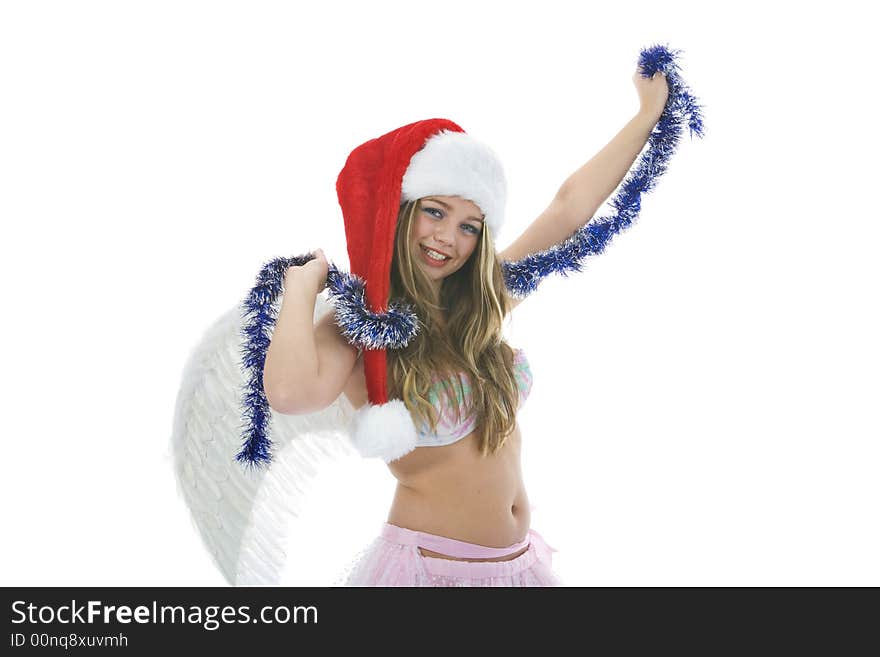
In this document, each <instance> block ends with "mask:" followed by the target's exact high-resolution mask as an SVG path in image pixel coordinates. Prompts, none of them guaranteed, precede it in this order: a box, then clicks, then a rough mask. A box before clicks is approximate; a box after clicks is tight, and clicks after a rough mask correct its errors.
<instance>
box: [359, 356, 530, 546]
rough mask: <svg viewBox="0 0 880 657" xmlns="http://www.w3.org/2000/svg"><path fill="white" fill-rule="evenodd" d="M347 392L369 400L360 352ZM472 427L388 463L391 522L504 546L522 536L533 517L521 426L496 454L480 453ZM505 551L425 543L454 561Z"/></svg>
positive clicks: (418, 529) (363, 399) (360, 404)
mask: <svg viewBox="0 0 880 657" xmlns="http://www.w3.org/2000/svg"><path fill="white" fill-rule="evenodd" d="M345 394H346V397H347V398H348V400H349V402H350V403H351V404H352V406H353V407H354V408H360V407H361V406H362V405H363V404H365V403H367V386H366V380H365V379H364V368H363V360H362V359H361V358H360V357H359V358H358V360H357V362H356V364H355V368H354V371H353V372H352V376H351V378H350V379H349V381H348V383H347V384H346V387H345ZM478 437H479V433H478V432H476V431H474V432H472V433H470V434H468V435H467V436H465V437H464V438H462V439H461V440H458V441H456V442H454V443H452V444H451V445H444V446H442V447H417V448H416V449H414V450H413V451H412V452H410V453H409V454H406V455H405V456H402V457H401V458H399V459H397V460H396V461H392V462H391V463H389V464H388V468H389V469H390V470H391V474H393V475H394V477H395V478H396V479H397V489H396V491H395V493H394V500H393V502H392V503H391V510H390V511H389V513H388V519H387V522H389V523H390V524H392V525H397V526H398V527H404V528H406V529H411V530H413V531H419V532H425V533H428V534H437V535H439V536H445V537H446V538H453V539H456V540H459V541H465V542H468V543H476V544H477V545H483V546H487V547H495V548H503V547H508V546H510V545H514V544H516V543H519V542H521V541H522V540H523V539H524V538H525V537H526V534H528V531H529V526H530V522H531V513H530V508H529V500H528V497H527V496H526V489H525V486H524V485H523V479H522V467H521V462H520V454H521V444H522V437H521V434H520V430H519V426H517V427H516V428H515V429H514V432H513V433H512V434H511V435H510V436H508V437H507V440H506V441H505V443H504V446H503V447H502V448H501V449H500V450H499V451H498V452H497V453H496V454H495V455H493V456H485V457H484V456H482V455H481V454H480V449H479V442H478ZM526 550H528V547H525V548H522V549H521V550H518V551H517V552H514V553H512V554H509V555H505V556H503V557H493V558H488V559H461V558H458V557H453V556H450V555H445V554H440V553H438V552H433V551H431V550H427V549H424V548H419V552H420V553H421V554H422V555H423V556H426V557H436V558H440V559H453V560H455V561H508V560H510V559H515V558H516V557H518V556H520V555H521V554H523V553H524V552H525V551H526Z"/></svg>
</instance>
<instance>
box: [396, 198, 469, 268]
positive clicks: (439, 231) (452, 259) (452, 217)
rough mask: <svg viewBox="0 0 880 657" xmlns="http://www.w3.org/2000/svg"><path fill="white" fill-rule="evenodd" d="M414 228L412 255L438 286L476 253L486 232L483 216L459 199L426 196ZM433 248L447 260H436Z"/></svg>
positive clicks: (466, 202) (422, 201)
mask: <svg viewBox="0 0 880 657" xmlns="http://www.w3.org/2000/svg"><path fill="white" fill-rule="evenodd" d="M421 206H422V207H421V209H420V210H419V212H418V214H417V215H416V217H415V219H414V222H413V227H412V245H411V246H412V248H413V256H414V258H415V260H416V262H418V263H419V266H420V267H421V268H422V269H423V270H424V271H425V273H427V274H428V277H429V278H430V279H431V280H432V281H434V282H435V283H438V284H439V283H440V282H441V281H442V280H443V279H444V278H446V277H447V276H449V275H450V274H452V273H454V272H456V271H458V270H459V269H460V268H461V267H462V266H463V265H464V263H465V262H467V259H468V258H469V257H470V256H471V254H472V253H473V252H474V249H475V248H476V246H477V243H478V242H479V240H480V231H482V230H483V213H482V212H480V208H479V207H477V205H476V204H475V203H473V202H472V201H466V200H465V199H463V198H461V197H459V196H426V197H425V198H423V199H421ZM429 249H431V250H433V251H434V252H435V253H434V254H433V255H435V256H436V255H437V253H441V254H443V255H444V256H446V257H445V258H443V259H441V260H436V259H434V258H432V257H431V256H430V255H429V254H428V250H429Z"/></svg>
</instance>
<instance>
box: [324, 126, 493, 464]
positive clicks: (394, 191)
mask: <svg viewBox="0 0 880 657" xmlns="http://www.w3.org/2000/svg"><path fill="white" fill-rule="evenodd" d="M336 193H337V196H338V197H339V205H340V206H341V208H342V216H343V219H344V221H345V236H346V241H347V246H348V257H349V263H350V267H351V273H353V274H355V275H357V276H359V277H360V278H361V279H363V280H364V281H365V295H366V306H367V308H368V309H369V310H370V311H371V312H375V313H381V312H385V311H386V310H387V309H388V305H389V301H390V299H389V292H390V287H391V262H392V258H393V256H394V235H395V230H396V226H397V216H398V213H399V211H400V206H401V204H402V203H404V202H406V201H414V200H417V199H420V198H422V197H424V196H430V195H435V194H436V195H438V196H460V197H461V198H464V199H467V200H469V201H473V202H474V203H475V204H476V205H477V206H478V207H479V208H480V211H481V212H482V213H483V215H484V221H483V223H484V226H488V228H489V230H490V231H491V232H492V235H493V236H495V235H497V234H498V231H499V230H500V229H501V226H502V224H503V222H504V203H505V198H506V195H507V184H506V181H505V177H504V170H503V168H502V166H501V162H500V161H499V159H498V157H497V156H496V155H495V153H493V152H492V150H491V149H490V148H489V147H488V146H486V145H485V144H483V143H481V142H479V141H477V140H475V139H473V138H472V137H471V136H470V135H467V134H465V132H464V130H463V129H462V128H461V127H459V126H458V125H456V124H455V123H453V122H452V121H449V120H448V119H426V120H424V121H417V122H415V123H410V124H409V125H405V126H403V127H400V128H397V129H396V130H392V131H391V132H388V133H386V134H384V135H382V136H381V137H377V138H375V139H371V140H370V141H368V142H365V143H363V144H361V145H360V146H358V147H357V148H355V149H354V150H353V151H352V152H351V153H350V154H349V156H348V159H347V160H346V162H345V166H344V167H343V168H342V171H341V172H340V173H339V177H338V178H337V180H336ZM363 359H364V374H365V376H366V381H367V395H368V403H367V404H366V405H365V406H364V407H362V408H361V409H359V410H358V412H357V413H356V415H355V418H354V425H353V431H352V441H353V443H354V445H355V447H356V448H357V449H358V451H359V452H360V453H361V454H362V455H363V456H376V457H379V458H382V459H383V460H384V461H386V462H388V461H393V460H395V459H397V458H400V457H401V456H403V455H404V454H407V453H408V452H410V451H412V450H413V449H415V447H416V440H417V437H418V430H417V429H416V427H415V424H414V423H413V420H412V416H411V415H410V413H409V410H408V409H407V408H406V405H405V404H404V403H403V401H402V400H400V399H391V400H389V398H388V391H387V369H386V364H387V358H386V352H385V349H364V351H363Z"/></svg>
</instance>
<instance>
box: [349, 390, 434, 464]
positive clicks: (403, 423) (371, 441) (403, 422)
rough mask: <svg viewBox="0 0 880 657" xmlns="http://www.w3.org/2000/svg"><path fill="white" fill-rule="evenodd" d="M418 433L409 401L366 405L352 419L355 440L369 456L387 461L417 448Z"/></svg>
mask: <svg viewBox="0 0 880 657" xmlns="http://www.w3.org/2000/svg"><path fill="white" fill-rule="evenodd" d="M417 438H418V433H417V431H416V427H415V424H413V421H412V416H411V415H410V413H409V409H407V407H406V404H404V403H403V400H401V399H392V400H391V401H389V402H388V403H387V404H377V405H371V404H365V405H364V406H362V407H361V408H360V409H358V411H357V413H355V417H354V419H353V420H352V431H351V442H352V444H353V445H354V447H355V449H356V450H357V451H358V453H360V455H361V456H363V457H365V458H370V457H373V456H377V457H379V458H381V459H382V460H383V461H385V462H386V463H388V462H390V461H394V460H395V459H398V458H400V457H401V456H403V455H404V454H408V453H409V452H411V451H413V450H414V449H415V448H416V440H417Z"/></svg>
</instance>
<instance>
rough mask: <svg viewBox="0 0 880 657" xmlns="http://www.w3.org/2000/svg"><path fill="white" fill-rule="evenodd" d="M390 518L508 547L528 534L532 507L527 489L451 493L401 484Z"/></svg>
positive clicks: (420, 528)
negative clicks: (468, 493) (467, 493)
mask: <svg viewBox="0 0 880 657" xmlns="http://www.w3.org/2000/svg"><path fill="white" fill-rule="evenodd" d="M387 522H388V523H390V524H392V525H396V526H398V527H405V528H407V529H410V530H413V531H419V532H425V533H428V534H435V535H439V536H445V537H447V538H451V539H457V540H460V541H466V542H469V543H476V544H479V545H485V546H489V547H507V546H510V545H512V544H514V543H517V542H518V541H521V540H523V539H524V538H525V536H526V535H527V534H528V531H529V526H530V522H531V509H530V506H529V503H528V499H527V498H526V495H525V491H520V492H511V493H509V494H506V495H504V494H499V492H497V491H496V492H495V493H494V494H492V495H489V496H487V495H486V494H485V491H484V492H483V493H482V494H480V493H473V494H471V495H456V494H451V495H450V494H448V492H447V494H443V493H442V492H440V491H429V492H425V491H421V490H413V489H410V488H409V487H407V486H404V485H402V484H398V486H397V490H396V492H395V495H394V501H393V502H392V504H391V510H390V511H389V513H388V520H387ZM425 547H429V546H425Z"/></svg>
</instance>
